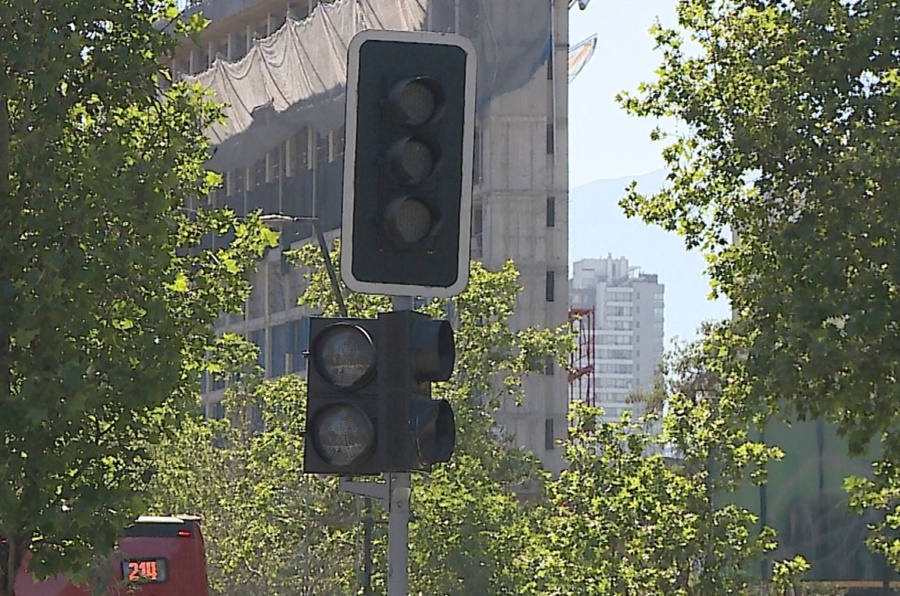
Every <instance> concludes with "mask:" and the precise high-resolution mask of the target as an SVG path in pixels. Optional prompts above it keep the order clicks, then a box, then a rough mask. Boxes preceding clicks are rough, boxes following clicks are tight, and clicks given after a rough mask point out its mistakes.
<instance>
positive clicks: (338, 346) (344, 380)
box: [310, 323, 377, 389]
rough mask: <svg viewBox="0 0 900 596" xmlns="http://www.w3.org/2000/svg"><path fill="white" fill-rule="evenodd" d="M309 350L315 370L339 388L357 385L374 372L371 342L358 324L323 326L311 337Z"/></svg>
mask: <svg viewBox="0 0 900 596" xmlns="http://www.w3.org/2000/svg"><path fill="white" fill-rule="evenodd" d="M310 353H311V354H312V361H313V366H315V367H316V371H317V372H318V373H319V374H320V375H321V376H322V378H323V379H325V380H326V381H327V382H328V383H330V384H331V385H333V386H335V387H337V388H339V389H354V388H357V387H360V386H362V385H364V384H365V383H367V382H368V381H369V380H370V379H371V378H372V377H373V376H374V374H375V363H376V359H377V356H376V352H375V344H374V342H373V341H372V337H371V336H370V335H369V334H368V332H366V330H365V329H363V328H362V327H359V326H358V325H353V324H348V323H336V324H334V325H331V326H329V327H326V328H325V329H324V330H322V332H321V333H319V335H317V336H316V337H315V339H314V340H313V343H312V345H311V346H310Z"/></svg>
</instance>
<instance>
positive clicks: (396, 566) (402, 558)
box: [384, 296, 413, 596]
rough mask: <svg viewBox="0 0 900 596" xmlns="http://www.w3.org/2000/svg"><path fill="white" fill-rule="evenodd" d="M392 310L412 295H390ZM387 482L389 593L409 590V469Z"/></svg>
mask: <svg viewBox="0 0 900 596" xmlns="http://www.w3.org/2000/svg"><path fill="white" fill-rule="evenodd" d="M391 304H392V306H393V307H394V310H412V307H413V299H412V296H391ZM384 479H385V481H386V482H387V485H388V496H389V498H390V501H389V502H388V596H407V594H408V593H409V493H410V484H409V472H395V473H389V472H387V473H385V475H384Z"/></svg>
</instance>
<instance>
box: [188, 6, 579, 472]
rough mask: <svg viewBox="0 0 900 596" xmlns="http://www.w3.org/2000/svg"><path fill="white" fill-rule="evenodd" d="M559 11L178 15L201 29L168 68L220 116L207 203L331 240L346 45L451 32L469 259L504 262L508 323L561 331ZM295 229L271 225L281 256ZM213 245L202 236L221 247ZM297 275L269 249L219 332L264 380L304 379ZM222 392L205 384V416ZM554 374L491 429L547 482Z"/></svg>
mask: <svg viewBox="0 0 900 596" xmlns="http://www.w3.org/2000/svg"><path fill="white" fill-rule="evenodd" d="M567 10H568V3H567V0H552V1H551V0H493V1H491V2H484V1H483V0H333V1H325V0H297V1H293V2H284V0H204V1H202V2H196V3H191V6H189V7H187V12H188V13H191V12H196V11H202V13H203V15H204V17H205V18H207V19H209V20H210V23H209V26H208V27H207V29H206V30H205V31H204V32H203V34H202V35H201V36H200V38H199V43H194V42H191V41H186V42H185V43H183V44H182V46H181V47H180V48H179V49H178V52H177V53H176V55H175V56H174V59H173V69H174V70H175V72H176V73H177V74H178V75H179V76H186V77H188V78H189V79H190V80H194V81H197V82H199V83H201V84H202V85H203V86H205V87H207V88H209V89H211V90H212V91H213V93H214V94H215V96H216V97H217V98H218V99H219V100H221V101H223V102H224V103H225V104H226V108H225V115H226V117H227V119H226V121H225V122H224V123H223V124H222V125H220V126H216V127H214V128H213V129H212V130H211V131H210V137H211V139H212V141H213V144H214V153H213V155H212V157H211V159H210V162H209V167H210V168H211V169H213V170H216V171H218V172H220V173H222V175H223V176H224V179H225V184H224V185H223V187H222V188H221V189H219V190H218V191H217V192H216V193H215V194H214V195H213V196H211V197H209V199H208V200H209V202H210V203H212V204H215V205H226V206H229V207H231V208H233V209H234V210H235V211H236V212H237V213H238V214H239V215H241V214H247V213H250V212H252V211H254V210H257V211H261V212H263V213H282V214H286V215H290V216H315V217H317V218H318V220H319V222H320V223H321V224H322V226H323V228H324V229H325V230H326V235H327V236H329V237H334V236H335V235H336V234H337V233H338V231H337V228H338V227H339V225H340V219H341V195H342V187H341V185H342V172H343V158H344V156H343V146H344V143H343V138H344V130H343V116H344V114H343V109H344V107H343V106H344V85H345V82H346V70H345V69H346V48H347V45H348V44H349V42H350V39H351V38H352V36H353V35H354V34H355V33H356V32H358V31H360V30H363V29H368V28H379V29H405V30H431V31H442V32H457V33H460V34H462V35H465V36H466V37H468V38H470V39H471V40H472V41H473V43H474V44H475V47H476V51H477V55H478V70H479V76H478V83H477V91H476V93H477V96H478V103H477V108H476V132H475V160H474V172H473V180H474V188H473V200H474V207H473V214H472V257H473V258H475V259H478V260H481V261H482V262H483V263H484V264H485V265H486V266H487V267H488V268H489V269H497V268H499V267H500V266H501V265H502V264H503V263H504V262H505V261H507V260H509V259H512V260H513V261H514V262H515V264H516V266H517V268H518V269H519V271H520V273H521V277H520V283H521V285H522V287H523V290H522V293H521V295H520V297H519V301H518V303H517V309H516V315H515V318H514V321H513V324H514V326H515V327H517V328H523V327H526V326H529V325H541V326H558V325H562V324H564V323H565V321H566V317H567V306H568V305H567V297H566V296H565V294H564V291H565V289H564V287H563V285H562V284H563V282H564V280H566V279H567V277H568V275H567V262H568V255H567V245H568V221H567V214H568V186H567V184H568V182H567V128H566V127H567V92H568V88H567V51H568V14H567ZM310 232H311V230H310V229H309V227H308V225H304V224H291V225H290V226H287V227H285V228H284V229H283V239H282V249H286V248H289V247H290V246H291V245H294V244H296V243H299V242H305V241H307V239H308V238H309V237H310V236H311V235H312V234H311V233H310ZM227 240H228V239H227V238H224V239H219V240H216V241H227ZM302 289H303V281H302V276H301V274H300V272H298V271H296V270H295V268H293V267H291V266H289V265H288V264H287V263H286V262H285V261H284V259H283V256H282V250H273V251H271V252H270V253H269V254H268V255H267V256H266V257H265V259H264V260H263V262H262V263H260V268H259V272H258V273H257V274H256V275H255V277H254V279H253V294H252V296H251V298H250V300H249V301H248V303H247V304H246V306H245V309H244V312H243V313H242V314H240V315H236V316H235V315H231V316H227V317H223V319H222V321H221V325H220V328H221V329H222V330H227V331H231V332H237V333H240V334H242V335H244V336H245V337H247V338H248V339H249V340H251V341H253V342H254V343H256V344H257V345H258V346H259V347H260V363H261V364H262V365H263V366H264V367H265V370H266V372H267V375H269V376H273V377H274V376H278V375H281V374H289V373H297V372H301V371H303V370H304V369H305V362H304V359H303V351H304V350H305V349H306V344H307V342H308V323H307V320H308V316H309V315H310V314H314V313H309V312H306V311H304V310H303V309H301V308H300V307H298V306H296V300H297V296H298V295H299V294H300V292H301V291H302ZM222 388H223V386H222V384H221V383H218V384H216V383H212V382H208V383H207V384H206V386H205V387H204V389H205V394H204V395H205V401H206V404H207V406H206V407H207V412H208V414H210V415H214V416H215V415H218V414H219V413H220V412H221V407H220V406H219V405H218V402H219V400H220V398H221V390H222ZM566 415H567V395H566V377H565V375H564V374H563V373H562V372H560V371H556V370H552V369H548V371H547V373H546V374H539V375H532V376H531V377H530V378H529V379H527V380H526V383H525V399H524V401H523V403H522V405H516V404H515V403H507V404H504V406H503V408H502V410H501V411H499V412H498V413H497V414H496V420H497V423H498V426H499V427H501V428H502V429H503V430H504V431H505V432H506V433H507V434H508V435H509V436H511V437H512V438H513V440H514V441H515V442H516V443H518V444H520V445H522V446H525V447H527V448H528V449H530V450H531V451H532V452H533V453H535V454H536V455H537V456H538V457H539V458H540V459H541V460H542V462H543V463H544V465H545V467H546V468H547V469H549V470H551V471H554V472H556V471H559V470H561V469H562V466H563V460H562V453H561V452H560V450H559V449H558V448H557V445H556V440H557V439H559V438H561V437H562V436H564V432H565V428H566V424H567V422H566Z"/></svg>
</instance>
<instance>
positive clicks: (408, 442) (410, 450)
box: [303, 311, 456, 476]
mask: <svg viewBox="0 0 900 596" xmlns="http://www.w3.org/2000/svg"><path fill="white" fill-rule="evenodd" d="M307 355H308V358H309V363H308V367H307V371H308V373H307V374H308V393H307V407H306V436H305V450H304V460H303V461H304V471H305V472H307V473H320V474H338V475H346V476H353V475H367V474H380V473H382V472H409V471H412V470H430V469H431V466H432V465H433V464H435V463H439V462H445V461H449V459H450V456H451V454H452V453H453V448H454V445H455V443H456V426H455V423H454V418H453V410H452V408H451V407H450V403H449V402H447V401H446V400H433V399H431V383H432V382H434V381H445V380H447V379H449V378H450V376H451V374H452V372H453V365H454V362H455V346H454V342H453V329H452V328H451V326H450V323H449V322H447V321H440V320H433V319H431V318H430V317H428V316H426V315H423V314H421V313H415V312H412V311H395V312H390V313H382V314H380V315H379V316H378V318H377V319H352V318H322V317H317V318H312V319H311V320H310V345H309V351H308V354H307Z"/></svg>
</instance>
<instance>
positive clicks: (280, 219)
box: [259, 213, 347, 317]
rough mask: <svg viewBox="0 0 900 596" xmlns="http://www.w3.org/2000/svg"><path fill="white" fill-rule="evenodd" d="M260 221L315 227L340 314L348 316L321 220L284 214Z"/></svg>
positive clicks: (272, 214) (260, 217)
mask: <svg viewBox="0 0 900 596" xmlns="http://www.w3.org/2000/svg"><path fill="white" fill-rule="evenodd" d="M259 220H260V221H261V222H263V223H272V224H285V223H290V222H305V223H308V224H310V225H312V227H313V232H314V233H315V234H316V241H317V242H318V243H319V250H320V251H321V252H322V260H324V261H325V271H327V272H328V279H329V280H330V281H331V291H332V292H333V293H334V298H335V300H337V304H338V314H340V316H342V317H346V316H347V306H346V304H344V295H343V294H342V293H341V286H340V284H339V283H338V279H337V273H336V272H335V270H334V263H332V262H331V253H329V252H328V242H327V241H326V240H325V232H323V231H322V226H321V225H320V224H319V218H318V217H315V216H308V215H285V214H284V213H264V214H262V215H260V216H259Z"/></svg>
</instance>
